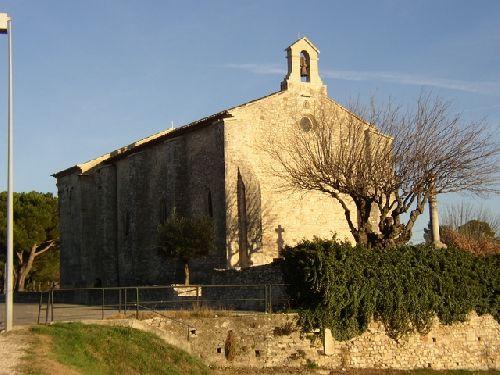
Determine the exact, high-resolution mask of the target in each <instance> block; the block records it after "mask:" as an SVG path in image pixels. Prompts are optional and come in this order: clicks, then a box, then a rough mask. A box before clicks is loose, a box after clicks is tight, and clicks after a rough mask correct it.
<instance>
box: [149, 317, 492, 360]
mask: <svg viewBox="0 0 500 375" xmlns="http://www.w3.org/2000/svg"><path fill="white" fill-rule="evenodd" d="M216 314H217V313H216ZM295 319H296V317H295V316H294V315H285V314H278V315H262V314H261V315H241V316H227V317H226V316H220V317H216V316H214V317H209V318H206V317H205V318H175V319H169V318H153V319H150V320H147V321H144V322H143V323H146V324H147V325H148V326H150V327H156V329H158V330H159V331H160V332H161V333H162V337H164V338H165V339H166V340H167V341H169V342H172V343H173V344H177V345H179V343H178V341H179V339H180V338H182V337H183V338H184V341H183V342H182V343H181V344H182V347H184V348H188V349H189V350H190V351H191V352H192V353H194V354H197V355H198V356H200V358H202V359H203V360H204V361H206V362H207V363H209V364H212V365H216V366H222V367H223V366H234V367H273V366H303V365H305V364H306V362H307V360H311V361H315V362H316V363H317V364H318V365H320V366H323V367H326V368H394V369H412V368H422V367H432V368H433V369H469V370H479V369H499V368H500V351H499V349H500V326H499V325H498V323H497V322H496V321H495V320H494V319H493V318H492V317H491V316H489V315H487V316H481V317H478V316H477V315H476V314H471V315H470V316H469V318H468V320H467V321H466V322H464V323H458V324H454V325H451V326H444V325H440V324H439V323H438V322H437V321H436V322H435V324H434V326H433V328H432V330H431V331H430V332H429V333H428V334H427V335H423V336H422V335H419V334H414V335H410V336H408V337H407V338H405V339H403V340H401V341H399V342H396V341H394V340H393V339H391V338H389V337H388V336H386V335H385V333H384V329H383V327H382V326H381V325H380V324H378V323H376V322H373V323H372V324H371V325H370V328H369V330H368V331H367V332H365V333H364V334H363V335H361V336H359V337H357V338H354V339H352V340H349V341H345V342H338V341H334V340H332V342H330V343H327V345H328V348H329V351H330V353H331V355H325V354H324V353H325V351H324V346H323V338H322V337H321V334H320V333H319V332H317V333H310V334H303V333H301V332H300V330H299V329H298V328H297V327H296V326H295V323H294V322H295ZM229 331H232V335H233V336H234V338H235V339H234V342H233V344H234V345H236V356H235V358H234V360H232V361H229V360H227V359H226V357H225V355H224V353H225V344H226V339H227V337H228V332H229ZM290 331H291V332H290ZM327 353H328V352H327Z"/></svg>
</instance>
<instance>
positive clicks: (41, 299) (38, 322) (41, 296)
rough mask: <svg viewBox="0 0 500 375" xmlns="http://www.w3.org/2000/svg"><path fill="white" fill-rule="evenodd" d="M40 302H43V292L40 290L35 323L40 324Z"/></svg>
mask: <svg viewBox="0 0 500 375" xmlns="http://www.w3.org/2000/svg"><path fill="white" fill-rule="evenodd" d="M42 303H43V292H42V291H40V302H38V319H37V321H36V324H40V314H41V312H42Z"/></svg>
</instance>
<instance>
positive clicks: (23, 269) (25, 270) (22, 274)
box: [16, 240, 56, 292]
mask: <svg viewBox="0 0 500 375" xmlns="http://www.w3.org/2000/svg"><path fill="white" fill-rule="evenodd" d="M55 245H56V241H55V240H50V241H47V242H45V243H43V244H42V245H36V244H35V245H33V246H31V249H30V252H29V256H28V260H27V261H26V263H24V257H23V251H22V250H21V251H18V252H17V258H18V259H19V265H20V269H19V277H18V279H17V283H16V290H17V291H18V292H22V291H24V289H25V284H26V278H27V277H28V275H29V273H30V272H31V269H32V268H33V262H34V260H35V258H36V257H37V256H39V255H41V254H43V253H45V252H46V251H47V250H49V249H51V248H52V247H54V246H55ZM39 246H41V248H38V247H39ZM37 249H38V251H37Z"/></svg>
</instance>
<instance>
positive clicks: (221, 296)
mask: <svg viewBox="0 0 500 375" xmlns="http://www.w3.org/2000/svg"><path fill="white" fill-rule="evenodd" d="M289 306H290V300H289V297H288V295H287V294H286V285H285V284H249V285H222V284H221V285H165V286H133V287H131V286H128V287H106V288H104V287H103V288H64V289H51V290H49V291H43V292H40V299H39V304H38V319H37V322H38V324H40V323H49V322H53V321H55V320H79V319H105V318H106V317H109V316H111V315H115V314H125V315H127V314H130V313H132V314H135V317H136V318H138V317H139V314H140V312H146V311H150V312H151V311H152V312H162V311H167V310H193V309H214V310H235V311H240V312H241V311H252V312H264V313H271V312H273V311H274V310H285V309H287V308H288V307H289ZM44 315H45V316H44ZM44 317H45V322H43V320H44V319H43V318H44Z"/></svg>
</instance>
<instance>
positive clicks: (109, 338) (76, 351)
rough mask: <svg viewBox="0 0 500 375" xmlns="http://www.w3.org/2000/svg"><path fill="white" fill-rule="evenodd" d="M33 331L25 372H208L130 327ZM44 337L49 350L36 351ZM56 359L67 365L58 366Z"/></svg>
mask: <svg viewBox="0 0 500 375" xmlns="http://www.w3.org/2000/svg"><path fill="white" fill-rule="evenodd" d="M32 332H33V333H35V334H36V336H39V337H38V343H35V346H34V350H35V353H34V354H32V355H31V358H28V361H29V362H30V365H29V368H28V369H27V373H28V374H33V375H35V374H50V375H56V374H57V372H59V370H60V372H61V373H65V374H66V373H68V372H69V370H71V369H74V370H76V372H75V373H81V374H87V375H98V374H99V375H100V374H102V375H107V374H109V375H111V374H155V375H156V374H158V375H161V374H165V375H167V374H168V375H177V374H178V375H188V374H189V375H208V374H209V373H210V372H209V369H208V367H207V366H205V365H204V364H203V363H202V362H201V361H199V360H198V359H196V358H194V357H192V356H190V355H189V354H187V353H186V352H184V351H182V350H179V349H177V348H174V347H173V346H171V345H169V344H167V343H165V342H164V341H163V340H161V339H160V338H159V337H158V336H156V335H154V334H151V333H147V332H143V331H140V330H136V329H133V328H128V327H117V326H98V325H85V324H81V323H61V324H59V323H57V324H54V325H52V326H41V327H35V328H33V329H32ZM47 341H49V346H50V349H49V353H46V352H45V353H40V352H39V353H36V351H37V350H39V349H40V347H41V346H44V345H43V344H44V342H45V343H46V342H47ZM45 346H47V345H45ZM35 359H36V360H35ZM43 359H46V361H44V360H43ZM54 360H55V361H54ZM54 362H56V363H54ZM58 363H59V364H62V365H63V366H67V367H68V368H66V369H63V368H60V367H61V366H58V365H57V364H58Z"/></svg>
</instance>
